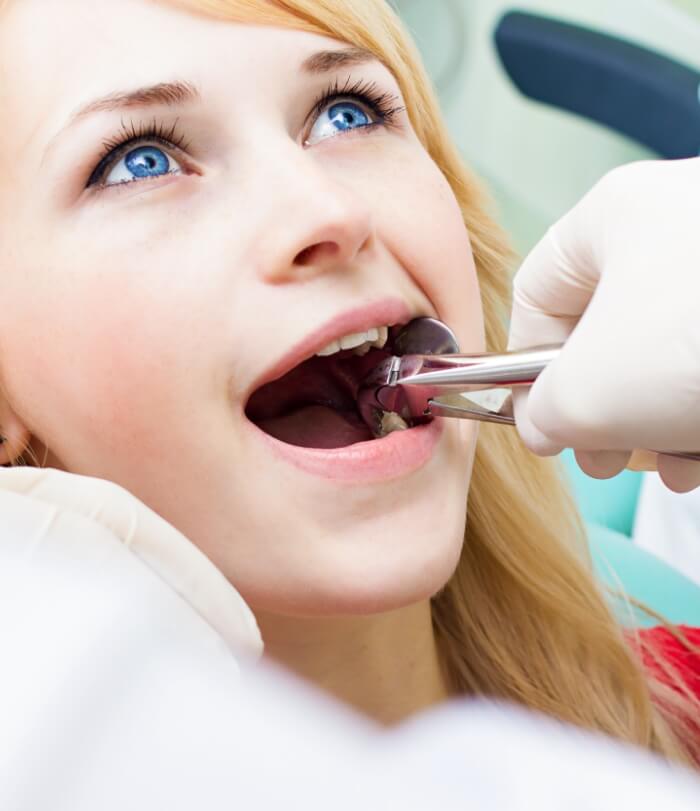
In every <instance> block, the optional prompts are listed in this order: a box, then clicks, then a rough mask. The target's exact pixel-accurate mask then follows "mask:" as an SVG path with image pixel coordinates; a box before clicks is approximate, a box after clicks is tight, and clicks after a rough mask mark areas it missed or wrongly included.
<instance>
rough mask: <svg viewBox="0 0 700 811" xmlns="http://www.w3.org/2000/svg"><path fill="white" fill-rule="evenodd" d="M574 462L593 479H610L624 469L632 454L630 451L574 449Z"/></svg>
mask: <svg viewBox="0 0 700 811" xmlns="http://www.w3.org/2000/svg"><path fill="white" fill-rule="evenodd" d="M574 456H575V457H576V463H577V464H578V466H579V467H580V468H581V470H582V471H583V472H584V473H585V474H586V475H587V476H592V477H593V478H594V479H610V478H612V477H613V476H617V474H618V473H620V471H622V470H624V469H625V467H626V466H627V463H628V462H629V459H630V457H631V456H632V452H631V451H586V450H576V449H575V450H574Z"/></svg>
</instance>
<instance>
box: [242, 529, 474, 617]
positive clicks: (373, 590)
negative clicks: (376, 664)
mask: <svg viewBox="0 0 700 811" xmlns="http://www.w3.org/2000/svg"><path fill="white" fill-rule="evenodd" d="M463 528H464V524H463V522H462V524H461V526H460V527H459V528H458V530H456V531H455V532H453V533H452V535H451V536H450V537H448V536H446V535H442V542H441V543H439V544H438V543H436V542H435V539H434V538H432V537H423V538H421V541H420V544H416V543H415V539H414V543H412V544H407V545H406V549H405V554H403V555H402V554H401V550H396V549H395V548H394V549H392V550H390V551H387V550H386V549H382V550H379V549H377V550H374V555H373V556H372V557H369V556H368V555H367V554H366V552H367V550H366V547H365V549H364V552H365V554H364V555H358V556H357V557H354V558H353V556H352V555H348V554H347V549H345V550H344V552H345V554H342V555H336V556H335V558H334V559H333V560H329V559H328V556H327V555H319V556H318V558H317V560H315V561H313V562H311V561H309V560H307V562H306V563H305V565H304V566H303V567H299V568H300V569H301V570H300V571H293V570H292V567H291V566H289V567H288V568H287V573H286V576H285V578H284V582H280V581H276V582H275V583H274V584H270V587H269V588H267V589H264V590H263V589H260V588H253V589H250V590H247V589H245V588H243V587H242V586H241V587H240V590H241V593H242V595H243V597H244V599H246V601H247V602H248V604H249V605H250V607H251V609H252V610H253V612H255V611H256V609H257V610H259V611H265V612H266V613H275V614H284V615H289V616H299V617H340V616H364V615H371V614H380V613H384V612H388V611H395V610H398V609H400V608H403V607H405V606H408V605H413V604H415V603H418V602H422V601H424V600H428V599H430V598H431V597H432V596H433V595H435V594H436V593H437V592H438V591H440V589H442V588H443V587H444V586H445V584H446V583H447V582H448V580H449V579H450V577H451V576H452V574H453V573H454V570H455V568H456V566H457V563H458V561H459V556H460V552H461V548H462V543H463Z"/></svg>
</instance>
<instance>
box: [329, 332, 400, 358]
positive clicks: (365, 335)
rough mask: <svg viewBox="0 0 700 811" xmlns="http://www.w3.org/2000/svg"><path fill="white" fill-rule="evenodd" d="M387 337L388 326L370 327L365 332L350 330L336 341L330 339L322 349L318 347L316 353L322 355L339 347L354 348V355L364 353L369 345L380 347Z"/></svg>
mask: <svg viewBox="0 0 700 811" xmlns="http://www.w3.org/2000/svg"><path fill="white" fill-rule="evenodd" d="M388 337H389V327H372V328H371V329H368V330H367V332H352V333H350V335H343V337H342V338H338V340H337V341H331V342H330V343H329V344H328V345H327V346H324V347H323V349H319V351H318V352H317V353H316V354H317V355H319V356H321V357H324V356H325V355H332V354H333V353H334V352H340V350H341V349H354V350H355V354H356V355H366V354H367V353H368V352H369V350H370V349H371V347H373V346H374V347H376V348H377V349H382V348H383V347H384V344H385V343H386V341H387V338H388Z"/></svg>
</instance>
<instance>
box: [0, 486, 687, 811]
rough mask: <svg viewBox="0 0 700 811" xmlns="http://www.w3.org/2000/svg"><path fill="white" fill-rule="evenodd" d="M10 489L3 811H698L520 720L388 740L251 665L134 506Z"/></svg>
mask: <svg viewBox="0 0 700 811" xmlns="http://www.w3.org/2000/svg"><path fill="white" fill-rule="evenodd" d="M2 473H3V471H0V644H1V645H2V660H1V661H2V666H1V668H0V809H2V811H97V810H99V811H124V809H130V811H142V810H143V811H153V809H167V810H168V811H185V809H187V810H188V811H189V809H196V811H218V809H222V811H223V809H226V811H230V809H232V808H234V809H245V811H256V810H257V809H266V810H267V809H278V808H279V809H285V811H293V809H296V808H299V809H305V811H307V810H310V811H313V810H314V809H319V811H321V809H323V811H327V809H329V808H333V809H338V810H339V811H345V810H346V809H347V811H358V809H361V808H362V809H382V810H384V809H399V808H400V809H402V811H411V809H421V811H424V809H441V811H443V809H444V810H445V811H450V809H460V810H462V809H472V810H473V811H485V810H486V809H489V811H490V809H499V811H516V809H517V810H518V811H520V810H521V809H522V811H525V809H531V808H536V809H537V811H555V809H561V808H568V809H577V811H593V809H595V810H596V811H606V809H610V811H613V809H615V811H617V810H618V809H620V808H634V809H635V811H659V809H661V808H663V809H664V811H691V810H692V811H696V809H697V808H698V807H700V781H698V780H697V779H696V778H695V777H692V776H691V775H689V774H687V773H686V772H684V771H681V770H679V769H671V768H669V767H667V766H665V765H664V764H662V763H661V761H659V760H657V759H655V758H653V757H652V756H651V755H650V754H648V753H644V752H641V751H637V750H634V749H628V748H624V747H622V746H619V745H617V744H615V743H613V742H612V741H610V740H608V739H605V738H603V737H602V736H592V735H590V734H588V733H584V732H582V731H580V730H574V729H568V728H566V727H565V726H563V725H561V724H556V723H554V722H553V721H550V720H547V721H546V720H544V719H538V718H536V717H535V716H533V715H530V714H528V713H525V711H523V710H515V709H510V708H505V707H498V706H492V705H488V704H481V703H476V702H470V701H466V700H463V701H455V702H452V703H451V704H447V705H444V706H443V707H441V708H439V709H438V710H436V711H433V712H430V713H424V714H422V715H421V716H419V717H418V718H416V719H414V720H413V721H410V722H408V723H406V724H404V725H402V726H401V727H399V728H397V729H395V730H393V731H391V732H385V731H383V730H382V729H380V728H379V727H378V726H376V725H375V724H373V723H370V722H369V721H366V720H364V719H362V718H360V717H359V716H357V715H355V714H354V713H351V712H350V711H349V710H347V709H345V708H344V707H342V706H341V705H339V704H338V703H336V702H334V701H331V700H330V699H328V698H327V697H324V696H322V695H321V694H320V693H318V692H316V691H315V690H313V689H311V687H309V686H308V685H305V684H303V683H301V682H300V681H299V680H298V679H296V678H293V677H292V676H291V675H289V674H287V673H283V672H282V671H281V670H280V669H278V668H275V667H273V666H272V665H269V664H268V663H267V662H265V661H262V660H258V659H256V658H255V657H256V655H257V653H258V652H259V651H258V645H259V638H258V636H257V628H256V627H255V624H254V622H250V617H249V616H248V613H247V612H248V608H247V606H245V604H244V603H242V601H241V599H240V597H239V596H238V595H237V594H236V593H235V592H234V590H233V589H232V588H231V587H230V585H229V586H228V588H229V589H230V590H231V591H232V592H234V593H232V594H230V595H227V594H226V588H225V586H226V584H225V581H223V582H222V577H221V575H220V573H219V572H218V570H216V569H215V568H214V567H213V565H212V564H211V563H208V562H207V561H206V559H202V556H201V555H200V553H199V551H198V550H196V549H194V547H192V548H191V549H187V548H186V539H184V537H183V536H181V535H179V534H178V533H176V531H175V530H174V528H172V527H170V528H168V527H164V526H162V525H160V524H159V521H161V522H162V519H159V521H156V519H155V518H154V514H149V512H148V510H147V508H146V507H145V505H142V504H136V503H134V502H133V501H130V499H132V500H133V499H134V497H133V496H131V495H130V494H128V493H126V491H123V490H121V489H120V488H116V485H112V484H111V483H108V482H107V483H105V482H102V481H101V480H89V479H85V478H84V477H82V478H81V477H75V478H67V477H68V476H69V475H70V474H60V476H55V475H54V474H53V473H52V474H45V473H40V474H38V473H33V472H30V471H26V472H19V473H13V474H12V475H11V476H2V475H1V474H2ZM3 483H5V484H6V485H7V488H9V489H2V484H3ZM63 484H72V485H74V490H73V491H71V492H70V493H66V492H63V493H62V494H60V493H59V492H58V490H56V489H52V486H53V485H63ZM81 488H82V490H81ZM49 494H53V497H55V498H58V497H59V495H60V497H61V507H60V508H57V507H55V506H54V507H51V505H50V503H49V500H48V497H49ZM84 496H87V497H88V501H85V499H84V498H81V497H84ZM69 503H70V504H71V505H72V506H71V507H69V506H68V504H69ZM120 510H122V511H125V512H124V514H123V516H122V514H121V513H120ZM127 519H128V520H127ZM149 522H152V523H151V525H150V526H151V530H157V533H158V538H159V539H161V540H163V539H166V538H167V537H168V536H170V541H168V543H169V544H170V543H171V542H172V548H170V547H168V548H165V549H164V550H162V551H163V552H164V554H165V557H166V558H167V561H165V562H166V563H167V564H168V565H167V566H166V565H164V561H163V560H160V561H157V560H155V559H153V557H151V555H150V554H147V553H146V551H147V550H150V553H153V552H154V550H155V549H156V548H158V544H157V543H155V541H154V540H153V539H150V540H149V538H148V537H146V536H145V535H144V534H143V533H144V528H146V527H148V526H149ZM163 523H164V522H163ZM154 544H155V545H154ZM183 544H184V545H183ZM174 561H180V562H184V563H185V564H186V570H185V571H180V572H179V576H178V572H177V571H175V570H174V569H173V568H172V567H173V565H175V564H174ZM190 564H191V567H192V569H191V570H190ZM217 592H218V595H217Z"/></svg>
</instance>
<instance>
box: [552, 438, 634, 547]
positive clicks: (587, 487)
mask: <svg viewBox="0 0 700 811" xmlns="http://www.w3.org/2000/svg"><path fill="white" fill-rule="evenodd" d="M559 458H560V459H561V461H562V462H563V463H564V469H565V470H566V473H567V475H568V478H569V480H570V482H571V486H572V488H573V491H574V495H575V496H576V501H577V502H578V505H579V509H580V510H581V514H582V515H583V517H584V519H585V520H586V521H588V522H590V523H593V524H601V525H602V526H604V527H609V528H610V529H614V530H615V531H616V532H621V533H622V534H623V535H628V536H631V535H632V526H633V524H634V514H635V511H636V509H637V499H638V498H639V488H640V487H641V486H642V475H643V474H642V473H635V472H634V471H632V470H623V471H622V472H621V473H618V474H617V476H613V477H612V479H593V478H592V477H591V476H586V474H585V473H584V472H583V471H582V470H581V468H579V466H578V465H577V464H576V459H575V457H574V452H573V451H572V450H570V449H567V450H565V451H562V453H561V454H560V455H559Z"/></svg>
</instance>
